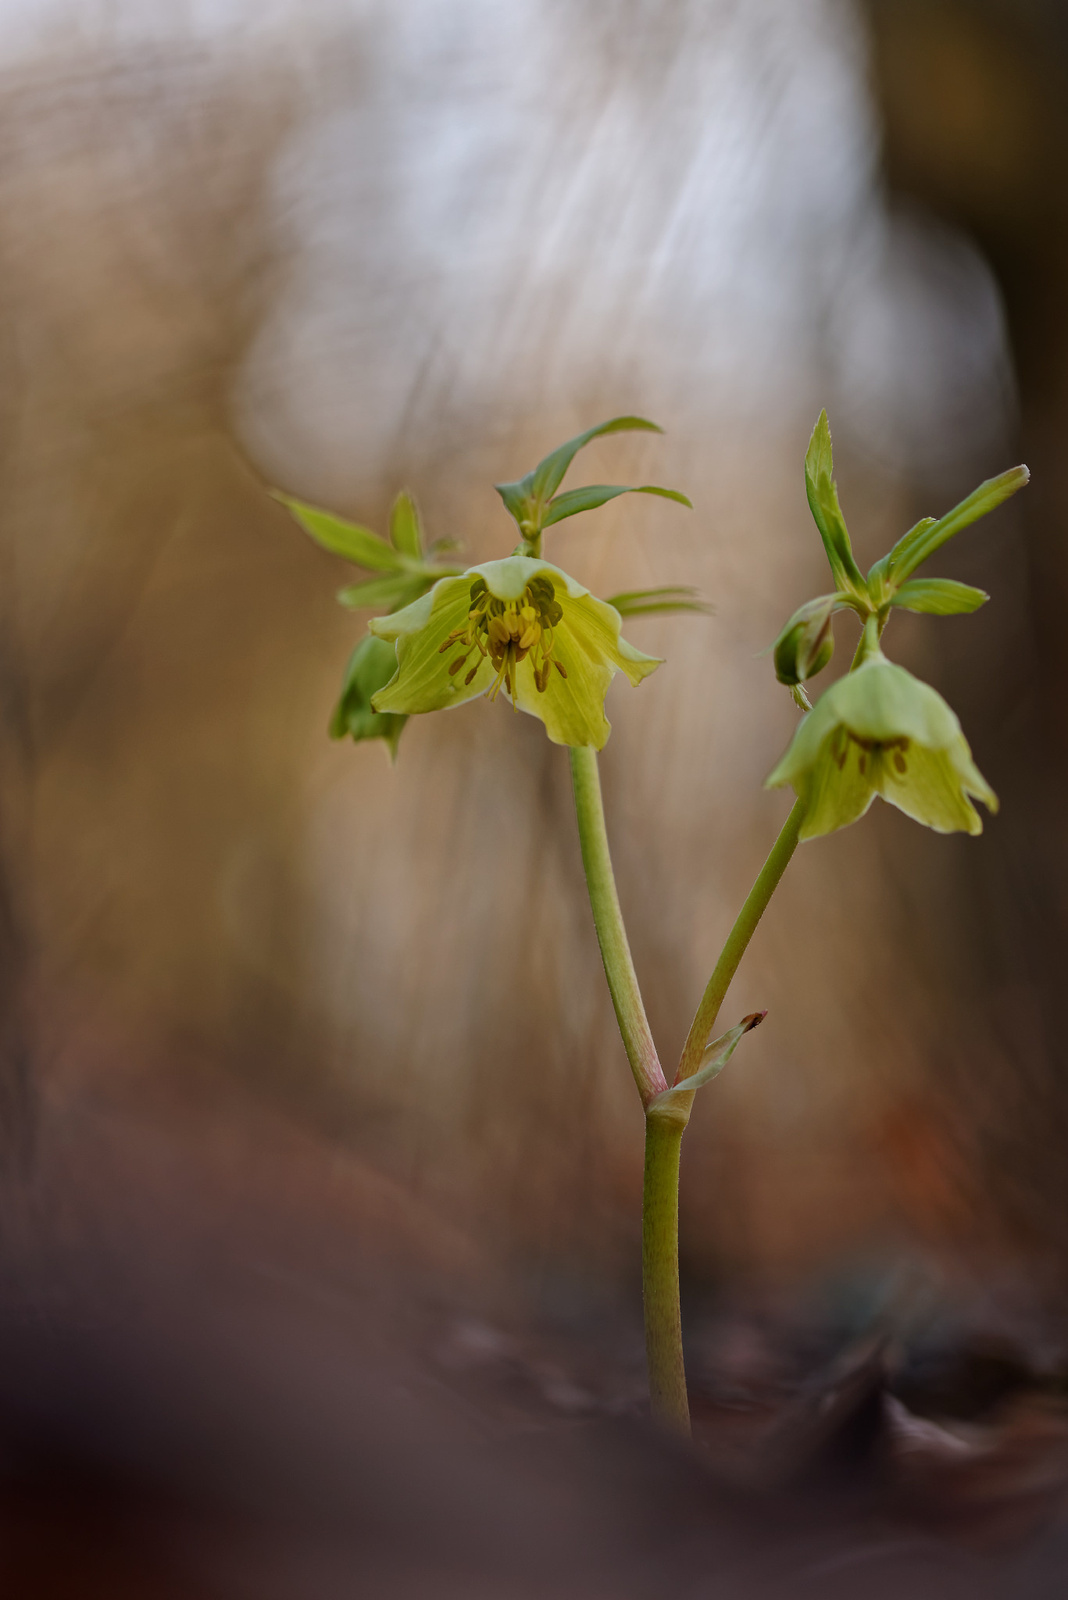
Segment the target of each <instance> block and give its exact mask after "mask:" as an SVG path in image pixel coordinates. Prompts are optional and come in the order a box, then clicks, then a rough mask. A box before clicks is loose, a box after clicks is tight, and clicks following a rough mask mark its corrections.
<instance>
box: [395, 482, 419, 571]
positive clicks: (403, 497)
mask: <svg viewBox="0 0 1068 1600" xmlns="http://www.w3.org/2000/svg"><path fill="white" fill-rule="evenodd" d="M389 537H390V538H391V540H392V541H393V548H394V549H395V550H399V551H400V553H401V555H402V556H408V557H409V559H410V560H412V561H421V560H422V558H423V527H422V523H421V521H420V518H419V508H418V506H417V505H416V503H415V501H414V500H413V499H412V497H411V495H410V494H409V493H408V491H407V489H402V490H401V492H400V494H399V495H398V496H397V498H396V500H394V502H393V509H392V510H391V511H390V513H389Z"/></svg>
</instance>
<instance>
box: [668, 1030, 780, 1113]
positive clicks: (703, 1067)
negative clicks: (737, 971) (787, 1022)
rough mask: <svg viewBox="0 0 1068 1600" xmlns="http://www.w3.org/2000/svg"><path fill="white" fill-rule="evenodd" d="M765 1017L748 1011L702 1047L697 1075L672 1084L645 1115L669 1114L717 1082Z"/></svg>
mask: <svg viewBox="0 0 1068 1600" xmlns="http://www.w3.org/2000/svg"><path fill="white" fill-rule="evenodd" d="M766 1016H767V1012H766V1011H751V1012H750V1013H749V1015H748V1016H747V1017H743V1018H742V1020H741V1022H739V1024H738V1026H737V1027H736V1028H731V1029H730V1030H729V1031H728V1032H727V1033H724V1034H721V1035H720V1037H719V1038H718V1039H713V1040H712V1042H711V1044H707V1045H706V1046H705V1048H704V1051H703V1052H702V1055H701V1064H700V1066H699V1067H698V1069H697V1071H696V1072H694V1073H691V1075H690V1076H689V1077H688V1078H683V1079H682V1081H681V1082H680V1083H675V1084H672V1086H671V1088H670V1089H663V1090H661V1092H660V1093H659V1094H658V1095H657V1096H656V1098H655V1099H654V1100H651V1101H650V1103H649V1105H648V1106H647V1107H646V1115H647V1116H649V1115H654V1114H656V1113H658V1112H659V1113H661V1114H662V1113H664V1112H668V1113H669V1114H670V1112H671V1110H672V1109H673V1107H674V1106H675V1105H676V1104H677V1103H678V1101H679V1100H680V1099H681V1098H682V1096H683V1095H688V1094H693V1092H694V1090H696V1089H701V1088H703V1087H704V1085H705V1084H706V1083H711V1082H712V1079H713V1078H718V1077H719V1075H720V1073H721V1072H722V1071H723V1069H724V1067H725V1066H726V1065H727V1062H728V1061H729V1060H730V1058H731V1056H732V1055H733V1054H734V1052H735V1050H737V1048H738V1045H739V1044H740V1043H741V1041H742V1040H743V1039H744V1038H745V1036H746V1034H747V1033H751V1032H752V1030H753V1029H754V1028H759V1026H760V1024H761V1023H762V1022H763V1020H764V1018H765V1017H766Z"/></svg>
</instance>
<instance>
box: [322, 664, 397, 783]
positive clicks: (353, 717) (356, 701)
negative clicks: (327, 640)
mask: <svg viewBox="0 0 1068 1600" xmlns="http://www.w3.org/2000/svg"><path fill="white" fill-rule="evenodd" d="M396 670H397V652H396V647H395V646H394V645H392V644H387V643H386V641H385V640H384V639H376V638H374V637H373V636H372V635H371V634H368V635H367V637H366V638H364V639H361V640H360V642H359V644H358V645H357V646H356V648H355V650H354V651H353V652H352V655H351V656H350V658H349V664H348V666H347V667H346V668H345V677H344V681H343V682H342V685H341V697H340V699H339V700H338V703H337V705H336V706H335V707H334V712H333V715H332V717H331V718H330V737H331V739H344V738H346V737H349V738H352V739H354V740H355V741H356V743H357V744H359V743H360V741H361V740H363V739H382V740H384V741H385V743H386V744H387V745H388V747H389V752H390V755H391V757H392V758H393V760H396V758H397V744H398V741H399V740H400V736H401V732H402V730H403V728H404V724H405V723H406V722H407V720H408V718H407V717H405V716H400V715H398V714H397V713H395V712H391V711H373V710H372V709H371V696H372V695H373V694H375V693H377V691H378V690H379V689H384V688H385V686H386V684H387V683H388V682H389V680H390V679H391V678H392V677H393V675H394V673H395V672H396Z"/></svg>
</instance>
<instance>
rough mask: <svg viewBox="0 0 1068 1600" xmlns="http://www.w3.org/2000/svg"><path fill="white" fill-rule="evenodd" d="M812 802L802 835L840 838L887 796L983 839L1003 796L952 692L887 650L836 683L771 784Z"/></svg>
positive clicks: (949, 828)
mask: <svg viewBox="0 0 1068 1600" xmlns="http://www.w3.org/2000/svg"><path fill="white" fill-rule="evenodd" d="M787 783H788V784H792V786H793V788H794V790H795V791H796V793H797V795H798V798H799V799H801V800H803V801H804V802H805V808H806V810H805V820H804V823H803V824H802V827H801V838H802V839H812V838H816V837H817V836H818V835H819V834H824V833H833V832H834V830H835V829H836V828H844V827H847V826H848V824H849V823H851V822H856V821H857V819H858V818H859V817H862V816H863V815H864V813H865V812H866V811H867V809H868V807H869V806H870V805H871V803H872V801H873V800H874V799H875V796H876V795H877V794H878V795H882V797H883V799H884V800H888V801H889V802H890V804H891V805H894V806H897V807H898V808H899V810H901V811H904V812H905V813H906V815H907V816H910V817H913V818H914V819H915V820H916V821H917V822H922V823H924V824H925V826H927V827H928V828H933V829H934V830H935V832H936V833H956V832H964V833H982V831H983V824H982V820H981V819H980V816H979V813H978V812H977V811H976V809H975V807H974V806H973V805H972V800H973V799H976V800H982V802H983V804H984V805H985V806H986V807H987V808H988V810H990V811H996V810H997V808H998V801H997V796H996V795H995V794H994V791H993V790H992V789H991V787H990V785H989V784H988V783H987V781H986V779H985V778H984V777H983V775H982V773H981V772H980V771H979V769H978V767H977V766H976V765H975V762H974V761H973V760H972V753H971V750H970V749H969V748H968V741H967V740H966V739H965V737H964V734H963V733H962V732H961V726H960V723H959V722H958V720H957V717H956V715H955V713H954V712H953V711H951V710H950V708H949V706H948V705H947V704H946V702H945V701H944V700H943V699H942V696H941V695H940V694H938V693H937V692H936V690H934V689H932V688H931V687H930V685H929V684H926V683H921V682H920V680H919V679H918V678H914V677H913V676H912V674H911V672H906V670H905V668H904V667H899V666H896V665H895V664H894V663H893V662H891V661H888V660H887V659H886V657H885V656H884V655H883V654H882V652H881V651H876V652H875V653H873V654H872V655H871V656H870V657H869V658H868V660H866V661H865V662H864V663H863V664H862V665H861V666H858V667H856V668H855V669H854V670H853V671H851V672H848V673H847V674H846V675H845V677H844V678H840V679H839V681H838V682H837V683H836V684H834V685H832V687H831V688H830V689H828V690H827V692H826V694H824V695H823V696H822V698H821V699H820V700H819V701H818V703H817V705H816V707H815V709H814V710H813V711H810V712H809V713H808V715H807V716H806V717H804V718H803V719H802V721H801V724H800V726H799V727H798V729H797V732H796V733H795V735H794V738H793V741H792V743H791V745H790V748H789V749H788V750H787V752H786V754H785V755H784V756H783V758H782V760H781V761H780V762H779V764H778V766H777V767H776V768H775V770H774V771H773V772H772V773H771V775H770V776H769V777H768V779H767V787H768V788H777V787H779V786H780V785H782V784H787Z"/></svg>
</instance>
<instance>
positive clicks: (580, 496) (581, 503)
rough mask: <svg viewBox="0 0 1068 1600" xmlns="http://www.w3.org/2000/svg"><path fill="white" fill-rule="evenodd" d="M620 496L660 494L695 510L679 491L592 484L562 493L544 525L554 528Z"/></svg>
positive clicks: (548, 510)
mask: <svg viewBox="0 0 1068 1600" xmlns="http://www.w3.org/2000/svg"><path fill="white" fill-rule="evenodd" d="M621 494H658V495H660V496H661V497H662V498H663V499H664V500H675V501H677V502H678V504H679V505H680V506H688V507H689V509H690V510H691V511H692V510H693V501H692V500H690V499H688V498H687V497H686V495H684V494H681V493H680V492H679V490H678V489H661V488H658V487H657V485H656V484H652V483H645V484H642V485H641V487H640V488H636V489H632V488H629V487H628V486H627V485H626V484H625V483H591V484H587V486H586V488H584V489H566V490H565V491H564V493H563V494H558V495H557V496H556V497H555V499H553V500H550V501H549V504H548V505H547V506H546V508H545V514H544V516H543V517H542V519H541V525H542V527H543V528H551V527H552V525H553V523H554V522H563V520H564V518H565V517H574V516H577V515H578V513H579V512H580V511H596V509H597V507H598V506H603V505H605V504H606V503H607V502H608V501H609V500H614V499H615V498H616V496H617V495H621Z"/></svg>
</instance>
